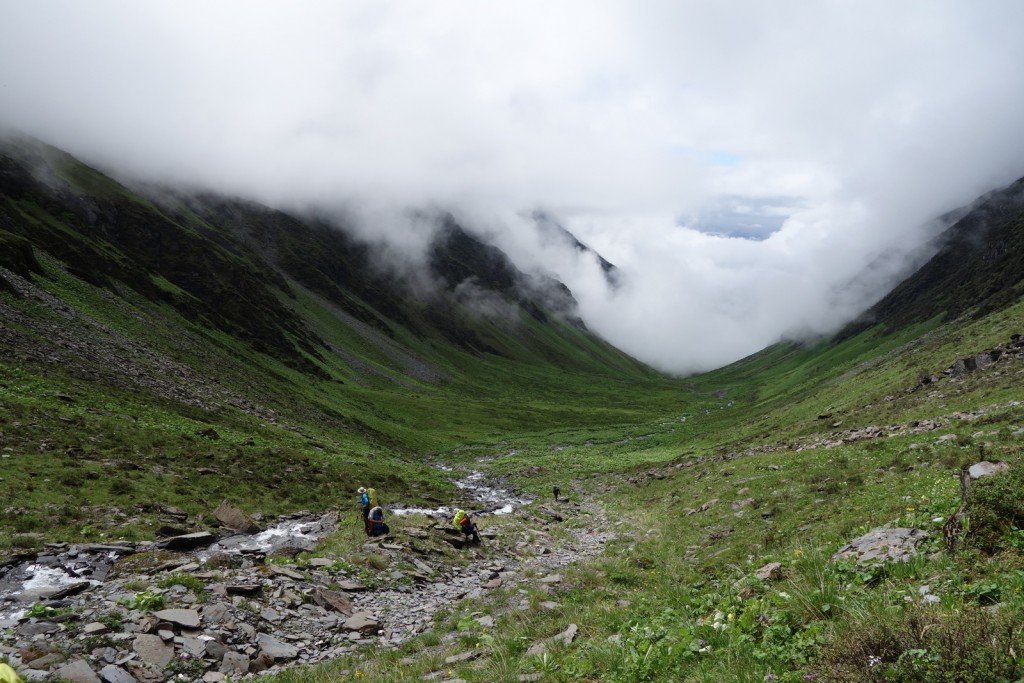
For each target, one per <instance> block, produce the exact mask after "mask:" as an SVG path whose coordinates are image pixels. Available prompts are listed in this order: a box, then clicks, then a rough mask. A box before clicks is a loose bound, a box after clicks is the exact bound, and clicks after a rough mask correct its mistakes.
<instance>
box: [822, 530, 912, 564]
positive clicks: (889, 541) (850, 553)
mask: <svg viewBox="0 0 1024 683" xmlns="http://www.w3.org/2000/svg"><path fill="white" fill-rule="evenodd" d="M927 537H928V532H927V531H922V530H921V529H908V528H897V529H875V530H874V531H870V532H868V533H866V534H864V535H863V536H861V537H860V538H856V539H854V540H853V541H851V542H850V543H849V544H847V545H845V546H843V547H842V548H840V549H839V550H838V551H837V552H836V553H835V555H833V556H832V561H833V562H837V561H839V560H843V559H846V558H849V557H852V558H854V559H856V560H857V562H858V563H859V564H869V563H872V562H885V561H888V560H897V561H903V560H906V559H908V558H910V557H913V556H914V555H916V554H917V548H916V546H917V544H918V543H919V542H920V541H921V540H922V539H924V538H927Z"/></svg>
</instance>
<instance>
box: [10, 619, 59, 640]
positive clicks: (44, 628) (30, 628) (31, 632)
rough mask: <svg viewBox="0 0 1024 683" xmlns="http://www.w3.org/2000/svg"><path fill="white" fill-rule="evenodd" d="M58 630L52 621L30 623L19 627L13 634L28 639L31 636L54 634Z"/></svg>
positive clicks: (57, 625) (57, 626)
mask: <svg viewBox="0 0 1024 683" xmlns="http://www.w3.org/2000/svg"><path fill="white" fill-rule="evenodd" d="M59 630H60V625H59V624H55V623H53V622H52V621H34V622H33V621H30V622H27V623H24V624H22V625H21V626H19V627H18V628H17V630H15V633H16V634H18V635H19V636H21V637H22V638H29V637H31V636H38V635H39V634H41V633H56V632H57V631H59Z"/></svg>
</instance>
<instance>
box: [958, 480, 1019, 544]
mask: <svg viewBox="0 0 1024 683" xmlns="http://www.w3.org/2000/svg"><path fill="white" fill-rule="evenodd" d="M1021 490H1024V468H1022V467H1021V466H1020V465H1018V466H1016V467H1012V468H1011V469H1010V470H1009V471H1008V472H1003V473H1001V474H996V475H992V476H989V477H985V478H983V479H979V480H978V481H976V482H974V484H973V485H972V486H971V491H970V496H969V498H968V508H967V513H968V521H969V524H968V529H969V534H968V539H969V540H970V542H971V543H972V544H974V545H975V546H976V547H978V548H979V549H981V550H983V551H984V552H988V553H992V552H995V551H997V550H999V549H1001V548H1002V547H1004V545H1006V543H1007V534H1008V532H1010V531H1011V530H1013V529H1014V528H1021V527H1024V496H1021V495H1020V492H1021Z"/></svg>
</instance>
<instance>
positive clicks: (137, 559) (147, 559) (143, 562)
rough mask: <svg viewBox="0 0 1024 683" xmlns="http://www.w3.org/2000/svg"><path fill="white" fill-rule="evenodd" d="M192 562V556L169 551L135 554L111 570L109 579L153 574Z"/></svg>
mask: <svg viewBox="0 0 1024 683" xmlns="http://www.w3.org/2000/svg"><path fill="white" fill-rule="evenodd" d="M190 561H192V556H191V555H186V554H185V553H174V552H171V551H169V550H154V551H151V552H144V553H135V554H134V555H128V556H127V557H122V558H121V559H119V560H118V561H117V562H115V563H114V566H113V567H111V568H110V574H108V577H109V578H111V579H117V578H123V577H125V576H130V575H132V574H152V573H154V572H156V570H158V569H160V568H161V567H164V566H167V565H173V564H175V563H178V564H184V563H185V562H190Z"/></svg>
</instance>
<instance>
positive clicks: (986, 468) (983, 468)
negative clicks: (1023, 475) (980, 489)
mask: <svg viewBox="0 0 1024 683" xmlns="http://www.w3.org/2000/svg"><path fill="white" fill-rule="evenodd" d="M1009 469H1010V465H1009V464H1007V463H1005V462H989V461H988V460H982V461H981V462H979V463H975V464H973V465H971V466H970V467H969V468H968V470H967V471H968V472H969V473H970V475H971V479H981V478H982V477H988V476H990V475H993V474H999V473H1000V472H1006V471H1007V470H1009Z"/></svg>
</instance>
